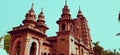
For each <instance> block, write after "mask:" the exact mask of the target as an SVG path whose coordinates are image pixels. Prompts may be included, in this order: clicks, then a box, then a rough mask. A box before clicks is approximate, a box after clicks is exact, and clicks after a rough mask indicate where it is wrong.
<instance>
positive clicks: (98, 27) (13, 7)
mask: <svg viewBox="0 0 120 55" xmlns="http://www.w3.org/2000/svg"><path fill="white" fill-rule="evenodd" d="M32 3H34V10H35V13H36V17H37V16H38V14H39V13H40V11H41V8H42V7H43V10H44V15H45V21H46V24H47V26H48V27H49V30H48V31H47V35H48V36H55V35H56V32H57V31H58V25H57V24H56V21H57V20H58V19H59V18H60V17H61V13H62V8H63V7H64V5H65V0H23V1H22V0H1V1H0V36H4V35H5V34H7V32H8V31H10V30H12V28H13V27H16V26H19V25H20V24H22V21H23V20H24V19H25V14H26V13H27V12H28V10H30V8H31V5H32ZM67 4H68V7H69V9H70V13H71V17H72V18H76V15H77V12H78V9H79V6H80V9H81V11H82V13H83V15H84V16H85V17H86V19H87V20H88V26H89V28H90V33H91V38H92V40H93V42H97V41H99V42H100V45H101V46H102V47H104V49H105V50H108V49H111V50H113V49H117V50H118V49H119V48H120V43H119V42H120V36H116V34H117V33H119V32H120V23H119V22H118V14H119V12H120V0H68V1H67ZM119 52H120V51H119Z"/></svg>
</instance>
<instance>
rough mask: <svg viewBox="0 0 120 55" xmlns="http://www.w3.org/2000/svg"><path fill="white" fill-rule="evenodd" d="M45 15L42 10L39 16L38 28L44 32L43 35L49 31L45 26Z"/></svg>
mask: <svg viewBox="0 0 120 55" xmlns="http://www.w3.org/2000/svg"><path fill="white" fill-rule="evenodd" d="M44 18H45V16H44V13H43V8H41V12H40V14H39V15H38V20H37V26H36V27H37V28H38V29H39V30H40V31H42V33H43V34H45V33H46V30H48V27H47V26H46V24H45V21H44Z"/></svg>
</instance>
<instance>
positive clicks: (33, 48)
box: [30, 42, 36, 55]
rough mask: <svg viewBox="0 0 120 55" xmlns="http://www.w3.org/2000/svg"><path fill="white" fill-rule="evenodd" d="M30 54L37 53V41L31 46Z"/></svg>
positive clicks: (34, 54)
mask: <svg viewBox="0 0 120 55" xmlns="http://www.w3.org/2000/svg"><path fill="white" fill-rule="evenodd" d="M30 55H36V43H35V42H33V43H32V45H31V48H30Z"/></svg>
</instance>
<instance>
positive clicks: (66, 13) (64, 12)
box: [61, 0, 71, 19]
mask: <svg viewBox="0 0 120 55" xmlns="http://www.w3.org/2000/svg"><path fill="white" fill-rule="evenodd" d="M61 17H62V18H64V19H70V18H71V14H70V10H69V8H68V5H67V0H65V6H64V8H63V9H62V15H61Z"/></svg>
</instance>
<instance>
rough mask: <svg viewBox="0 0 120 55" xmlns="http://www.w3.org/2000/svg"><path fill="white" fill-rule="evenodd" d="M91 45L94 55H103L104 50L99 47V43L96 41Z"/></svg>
mask: <svg viewBox="0 0 120 55" xmlns="http://www.w3.org/2000/svg"><path fill="white" fill-rule="evenodd" d="M93 45H94V47H93V50H94V52H95V55H104V49H103V47H101V46H100V45H99V41H97V42H96V43H95V42H94V43H93Z"/></svg>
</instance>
